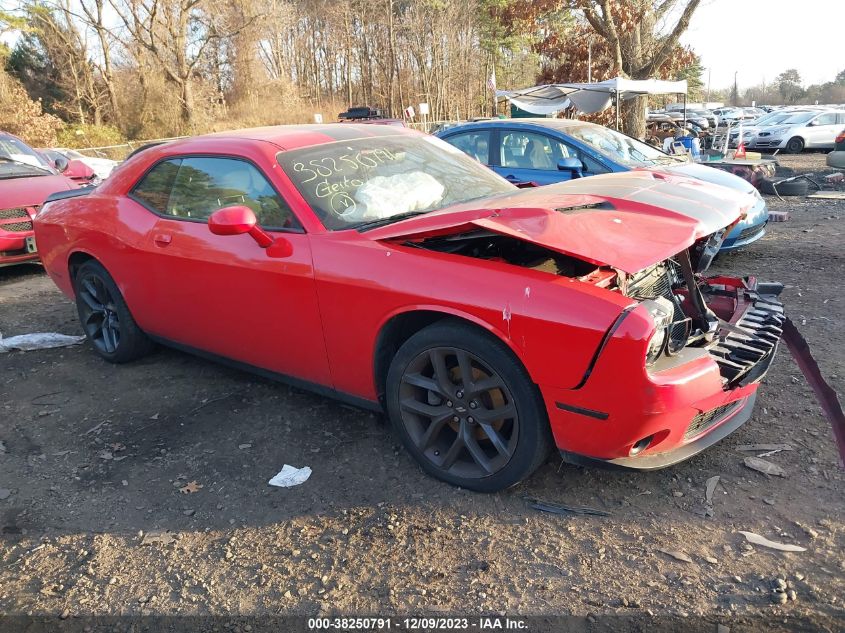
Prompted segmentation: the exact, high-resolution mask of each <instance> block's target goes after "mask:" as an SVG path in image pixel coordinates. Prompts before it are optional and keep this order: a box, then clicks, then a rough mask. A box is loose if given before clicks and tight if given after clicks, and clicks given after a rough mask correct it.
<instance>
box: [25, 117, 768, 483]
mask: <svg viewBox="0 0 845 633" xmlns="http://www.w3.org/2000/svg"><path fill="white" fill-rule="evenodd" d="M459 135H460V136H459ZM444 137H446V138H447V140H449V141H451V142H452V143H454V144H455V145H451V144H449V143H447V142H444V141H443V140H441V139H439V138H436V137H433V136H430V135H426V134H423V133H421V132H416V131H413V130H409V129H406V128H403V127H398V126H388V125H376V126H373V125H362V124H355V123H344V124H329V125H319V126H280V127H276V128H259V129H254V130H240V131H237V132H229V133H219V134H214V135H209V136H200V137H195V138H190V139H184V140H178V141H173V142H168V143H162V144H157V145H154V146H150V147H148V148H146V149H144V150H142V151H139V152H137V153H136V154H135V155H134V156H132V157H131V158H129V159H128V160H127V161H125V162H124V163H123V164H122V165H121V166H120V167H118V168H117V169H116V170H115V172H114V173H113V174H112V175H111V176H110V177H109V178H108V179H107V180H106V181H105V182H103V183H102V184H101V185H99V186H97V187H92V188H85V189H80V188H73V187H72V186H71V184H70V183H69V182H68V181H65V183H64V185H63V186H61V187H56V189H64V191H61V192H59V193H57V194H54V195H53V196H51V197H50V198H48V199H47V201H46V203H45V204H44V205H43V206H42V207H41V209H40V211H39V212H38V214H37V215H36V216H35V220H34V223H35V237H36V239H37V243H38V248H39V251H40V253H41V256H42V260H43V263H44V267H45V269H46V271H47V273H48V274H49V276H50V277H51V279H52V280H53V281H54V282H55V283H56V285H57V286H58V287H59V288H60V289H61V290H62V291H63V292H64V293H65V294H66V295H67V296H68V297H70V298H71V299H73V300H74V301H75V302H76V305H77V309H78V312H79V318H80V322H81V324H82V327H83V330H84V331H85V333H86V336H87V337H88V340H89V341H90V344H91V346H92V347H93V349H94V351H95V352H96V353H97V354H99V355H100V356H101V357H102V358H103V359H105V360H107V361H109V362H115V363H123V362H129V361H132V360H134V359H137V358H140V357H142V356H144V355H145V354H147V353H148V352H149V351H150V350H151V349H152V347H153V345H154V344H156V343H160V344H165V345H171V346H175V347H178V348H180V349H183V350H186V351H192V352H194V353H198V354H202V355H206V356H210V357H213V358H216V359H219V360H224V361H225V362H229V363H232V364H235V365H236V366H237V367H240V368H242V369H248V370H252V371H255V372H257V373H259V374H261V375H263V376H266V377H273V378H278V379H280V380H284V381H287V382H290V383H293V384H295V385H298V386H300V387H305V388H310V389H314V390H316V391H318V392H320V393H323V394H327V395H332V396H334V397H338V398H340V399H342V400H345V401H347V402H352V403H354V404H356V405H358V406H363V407H368V408H372V409H375V410H382V411H385V412H386V414H387V416H388V417H389V419H390V421H391V424H392V425H393V428H394V430H395V432H396V435H397V436H398V437H399V438H400V439H401V441H402V442H403V443H404V445H405V447H406V448H407V450H408V452H409V453H410V454H411V455H412V456H413V457H414V458H415V459H416V460H417V461H418V462H419V464H420V465H421V467H422V468H423V469H425V470H426V471H427V472H428V473H430V474H431V475H433V476H435V477H438V478H440V479H442V480H444V481H446V482H449V483H451V484H455V485H458V486H461V487H465V488H468V489H472V490H479V491H487V492H492V491H496V490H501V489H503V488H506V487H508V486H511V485H513V484H516V483H518V482H519V481H521V480H523V479H524V478H526V477H528V476H529V475H530V474H531V473H532V472H533V471H534V470H535V469H536V468H538V467H539V465H540V464H542V463H543V461H544V460H545V458H546V456H547V454H548V452H549V450H550V449H552V448H556V449H557V450H558V451H559V452H560V454H561V455H562V456H563V458H564V459H567V460H569V461H572V462H575V463H580V464H597V465H604V466H612V467H616V468H629V469H654V468H661V467H665V466H668V465H671V464H674V463H676V462H679V461H681V460H684V459H687V458H688V457H690V456H692V455H694V454H696V453H698V452H700V451H702V450H704V449H706V448H707V447H708V446H710V445H712V444H713V443H715V442H717V441H719V440H720V439H721V438H723V437H725V436H726V435H727V434H729V433H730V432H732V431H733V430H735V429H736V428H738V427H739V426H740V425H742V424H743V423H744V422H745V421H746V420H748V419H749V418H750V416H751V412H752V410H753V407H754V401H755V397H756V391H757V389H758V387H759V385H760V383H761V381H762V379H763V377H764V376H765V374H766V371H767V369H768V367H769V365H770V364H771V362H772V360H773V358H774V355H775V352H776V348H777V345H778V342H779V338H780V335H781V333H782V326H783V323H784V316H783V308H782V306H781V304H780V302H779V299H778V295H779V293H780V290H781V286H780V285H779V284H776V283H757V282H756V281H755V278H754V277H753V276H750V277H745V278H738V277H727V276H716V277H711V276H708V275H707V273H706V271H707V269H708V267H709V265H710V263H711V262H712V260H713V258H714V257H715V256H716V254H717V252H718V251H719V249H720V247H722V245H723V244H724V243H725V240H726V238H727V237H728V236H729V234H730V233H731V231H732V230H733V229H734V227H735V226H736V224H737V222H741V221H743V216H744V214H746V212H747V210H748V209H750V208H751V207H753V206H754V205H755V204H757V200H758V198H757V197H755V193H754V192H752V191H748V190H742V189H741V188H740V187H738V186H734V187H732V186H721V185H719V184H716V182H718V181H719V179H720V178H724V176H725V175H724V174H718V175H716V174H710V173H706V174H705V173H704V172H702V171H701V170H706V169H707V168H704V167H702V168H700V169H698V168H695V167H696V166H685V165H681V164H678V163H677V162H676V161H674V160H667V158H668V157H666V155H664V154H662V153H654V152H653V151H652V149H651V148H648V149H646V148H644V147H643V146H642V144H640V143H638V142H633V140H632V139H628V138H627V137H624V136H622V135H618V134H616V133H614V132H611V131H609V130H605V129H604V128H600V127H598V126H584V127H582V128H577V127H573V126H569V125H561V126H559V127H557V126H555V127H544V126H540V125H539V124H538V123H536V122H526V123H522V124H519V125H516V124H515V125H513V126H508V125H507V124H506V122H501V123H500V122H497V121H491V122H487V123H479V124H472V125H468V126H463V127H462V129H461V128H452V129H449V130H447V131H445V132H444ZM458 147H460V149H458ZM485 159H486V160H485ZM479 160H482V161H483V162H484V164H481V162H479ZM643 163H647V164H648V166H647V167H643V166H642V164H643ZM487 165H489V167H488V166H487ZM21 169H23V168H21ZM33 169H34V168H33ZM44 169H45V170H46V168H44ZM497 171H498V172H499V173H502V174H503V175H504V176H506V177H507V176H510V179H509V180H511V181H514V182H509V181H508V179H507V178H505V177H502V176H500V175H498V174H497V173H496V172H497ZM600 172H603V173H600ZM612 172H615V173H612ZM548 173H554V174H556V173H563V174H568V175H571V176H572V178H571V179H570V180H569V181H567V182H558V183H556V184H549V185H546V186H529V187H524V188H520V187H518V186H517V184H520V185H525V184H529V183H530V184H532V185H533V184H534V183H533V181H530V179H533V178H535V177H539V176H540V175H542V174H548ZM587 174H596V175H590V177H589V178H579V177H578V176H584V175H587ZM51 175H53V176H55V177H57V178H59V176H58V175H55V174H52V172H51ZM44 177H45V178H46V177H47V176H44ZM526 180H529V183H527V182H526ZM514 183H516V184H514ZM749 272H753V271H749ZM727 324H730V325H727ZM597 429H600V431H601V432H597Z"/></svg>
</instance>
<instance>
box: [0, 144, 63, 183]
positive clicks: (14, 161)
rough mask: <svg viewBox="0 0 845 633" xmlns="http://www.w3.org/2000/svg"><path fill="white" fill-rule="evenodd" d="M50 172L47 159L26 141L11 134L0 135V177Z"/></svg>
mask: <svg viewBox="0 0 845 633" xmlns="http://www.w3.org/2000/svg"><path fill="white" fill-rule="evenodd" d="M52 173H54V172H53V170H52V168H51V167H50V165H49V164H48V163H47V161H46V160H44V158H43V157H42V156H41V155H40V154H38V152H36V151H35V150H33V149H32V148H31V147H29V146H28V145H27V144H26V143H24V142H23V141H21V140H20V139H17V138H14V137H12V136H0V178H14V177H20V176H36V175H46V174H52Z"/></svg>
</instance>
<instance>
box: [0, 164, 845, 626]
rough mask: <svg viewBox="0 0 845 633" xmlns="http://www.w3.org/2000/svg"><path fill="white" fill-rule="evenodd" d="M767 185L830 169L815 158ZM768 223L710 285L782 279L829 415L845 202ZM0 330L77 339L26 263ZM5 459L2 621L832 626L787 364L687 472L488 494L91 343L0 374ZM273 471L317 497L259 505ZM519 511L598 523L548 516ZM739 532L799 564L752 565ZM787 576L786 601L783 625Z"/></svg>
mask: <svg viewBox="0 0 845 633" xmlns="http://www.w3.org/2000/svg"><path fill="white" fill-rule="evenodd" d="M781 162H782V164H784V165H786V166H790V167H793V168H795V169H798V170H803V171H816V172H818V171H821V170H823V169H824V156H823V155H822V154H807V155H802V156H799V157H783V158H781ZM768 203H769V205H770V208H771V209H773V210H788V211H789V212H790V219H789V221H787V222H783V223H777V224H770V226H769V229H768V233H767V235H766V237H765V238H764V239H762V240H760V241H758V242H757V243H755V244H754V245H752V246H750V247H748V248H746V249H744V250H742V251H740V252H738V253H735V254H732V255H728V256H724V257H722V258H720V259H719V260H718V262H717V264H716V266H715V268H716V270H717V271H720V272H730V273H737V274H747V273H752V274H756V275H758V276H759V277H760V278H761V279H765V280H779V281H782V282H784V283H785V284H786V290H785V291H784V296H783V300H784V303H785V304H786V306H787V309H788V312H789V314H790V315H791V317H792V319H793V320H794V321H795V322H796V323H797V324H798V325H799V327H800V329H801V330H802V332H803V333H804V335H805V336H806V338H807V339H808V341H809V342H810V345H811V348H812V349H813V352H814V354H815V356H816V358H817V359H818V361H819V364H820V366H821V369H822V373H823V374H824V375H825V376H826V377H827V378H828V380H829V381H830V383H831V385H832V386H833V387H834V388H835V389H836V390H837V391H838V392H839V393H840V394H843V393H845V369H843V355H845V352H844V351H843V350H845V327H843V325H845V309H843V308H845V297H843V295H842V290H843V276H845V266H843V246H845V237H843V231H845V201H835V202H834V201H829V200H817V201H812V200H809V199H806V198H801V199H786V201H785V202H782V201H780V200H778V199H776V198H773V197H772V198H769V200H768ZM0 331H2V333H3V335H4V336H12V335H15V334H22V333H26V332H37V331H58V332H63V333H67V334H77V333H79V332H80V328H79V326H78V324H77V320H76V314H75V309H74V306H73V305H72V303H71V302H70V301H68V300H67V299H66V298H65V297H64V296H63V295H61V294H60V293H59V291H58V290H56V288H55V287H54V286H53V284H52V283H51V282H50V280H49V279H48V278H47V277H46V276H45V275H44V274H43V272H42V271H41V269H40V268H39V267H36V266H23V267H14V268H5V269H0ZM0 442H2V444H0V526H1V527H2V539H0V547H1V548H2V551H0V614H5V615H7V616H8V615H27V614H29V615H44V616H48V618H52V621H53V622H56V623H58V622H60V621H62V620H60V618H63V619H65V618H66V620H64V621H66V622H73V621H81V620H79V618H81V617H83V616H90V615H101V616H102V615H120V616H140V615H179V616H190V615H195V616H222V617H225V618H230V620H227V621H226V624H225V626H221V627H218V628H219V630H224V629H225V630H243V631H247V630H251V625H248V624H243V622H242V620H239V619H238V618H244V617H248V616H260V615H265V614H269V615H277V614H282V615H284V614H299V615H309V616H310V615H317V614H323V615H325V614H346V615H356V614H357V615H361V614H384V615H389V614H398V615H422V614H429V615H431V614H434V615H438V614H467V615H477V614H482V613H483V614H505V613H506V614H510V615H515V614H520V615H532V614H533V615H544V616H550V615H567V616H579V617H580V618H584V617H585V616H589V620H587V619H578V620H573V622H576V623H580V625H583V626H586V627H600V626H602V624H604V625H605V626H610V628H611V629H625V630H629V629H630V630H656V629H658V628H660V627H659V626H658V625H659V624H661V623H663V624H666V623H670V624H666V625H667V626H668V627H669V628H673V627H675V626H677V627H678V629H679V630H680V629H683V630H702V631H705V630H706V631H716V630H717V623H720V624H721V625H723V626H727V627H730V630H732V631H759V630H761V629H762V627H763V622H765V626H766V627H767V628H769V629H771V630H773V631H777V630H823V631H837V630H843V626H844V625H843V622H845V555H843V552H845V502H843V479H845V478H844V477H843V470H842V469H840V467H839V466H838V460H837V453H836V449H835V445H834V443H833V439H832V434H831V430H830V427H829V424H828V422H827V421H826V420H825V418H824V417H823V416H822V415H821V410H820V408H819V406H818V404H817V403H816V401H815V399H814V398H813V395H812V392H811V391H810V388H809V387H808V386H807V384H806V383H805V381H804V379H803V377H802V376H801V373H800V372H799V370H798V368H797V366H796V365H795V363H794V361H793V360H792V358H791V357H790V355H789V353H788V351H787V350H786V348H785V347H782V348H781V350H780V353H779V357H778V359H777V360H776V361H775V363H774V365H773V367H772V369H771V371H770V373H769V375H768V377H767V378H766V380H765V384H764V385H762V387H761V389H760V396H759V398H758V401H757V408H756V412H755V414H754V416H753V418H752V419H751V421H750V422H748V423H747V424H746V425H745V426H743V427H742V428H741V429H740V430H738V431H737V432H735V433H734V434H733V435H731V436H730V437H728V438H726V439H725V440H723V441H722V442H721V443H719V444H718V445H716V446H714V447H712V448H711V449H709V450H707V451H706V452H704V453H703V454H701V455H699V456H697V457H695V458H693V459H691V460H689V461H687V462H685V463H683V464H680V465H677V466H674V467H671V468H668V469H665V470H661V471H658V472H651V473H626V472H611V471H605V470H595V469H587V468H579V467H575V466H570V465H566V464H563V463H561V461H560V460H559V459H558V458H557V457H551V458H550V459H549V460H548V461H547V463H546V464H545V465H544V466H543V467H542V468H541V469H540V471H539V472H538V473H537V474H536V475H535V476H534V477H533V478H532V479H531V480H530V481H528V482H527V483H525V484H523V485H520V486H518V487H516V488H514V489H512V490H509V491H507V492H505V493H501V494H495V495H481V494H475V493H470V492H467V491H464V490H459V489H455V488H452V487H450V486H448V485H446V484H441V483H439V482H437V481H435V480H433V479H431V478H429V477H427V476H425V475H424V474H423V473H422V472H421V470H420V469H419V468H418V467H417V466H416V465H415V463H414V462H413V461H412V460H411V459H410V457H409V456H408V455H406V454H405V452H404V451H403V450H402V449H401V448H400V447H399V445H398V443H397V441H396V440H395V439H394V438H393V437H392V436H391V434H390V433H389V431H388V429H387V428H386V426H385V425H384V423H383V421H382V420H380V419H379V417H378V416H376V415H373V414H370V413H367V412H363V411H360V410H357V409H353V408H349V407H346V406H344V405H341V404H338V403H336V402H334V401H331V400H327V399H325V398H322V397H319V396H316V395H312V394H310V393H306V392H303V391H298V390H296V389H291V388H288V387H285V386H281V385H278V384H275V383H271V382H269V381H265V380H263V379H260V378H256V377H254V376H252V375H248V374H245V373H241V372H239V371H235V370H232V369H228V368H225V367H222V366H220V365H217V364H213V363H211V362H207V361H205V360H200V359H198V358H194V357H192V356H188V355H186V354H183V353H179V352H175V351H171V350H167V349H161V350H159V351H157V352H156V353H154V354H153V355H151V356H149V357H147V358H145V359H144V360H142V361H140V362H136V363H134V364H129V365H124V366H113V365H109V364H107V363H105V362H103V361H101V360H99V358H98V357H97V356H95V355H94V353H93V352H92V351H91V350H90V349H89V348H88V346H87V345H85V344H83V345H80V346H76V347H71V348H64V349H58V350H47V351H33V352H14V353H8V354H2V355H0ZM754 443H788V444H789V445H790V446H791V447H792V450H784V451H782V452H778V453H776V454H773V455H771V456H769V457H767V459H768V460H770V461H772V462H774V463H776V464H777V465H778V466H780V467H782V468H783V469H784V470H785V472H786V476H785V477H770V476H767V475H764V474H761V473H759V472H756V471H753V470H750V469H749V468H747V467H746V466H745V465H744V464H743V459H744V457H745V456H747V455H754V454H755V453H742V452H740V451H738V450H737V446H738V445H743V444H754ZM284 464H291V465H294V466H297V467H302V466H309V467H310V468H312V469H313V474H312V475H311V478H310V479H309V480H308V481H307V482H306V483H305V484H303V485H300V486H297V487H294V488H288V489H280V488H273V487H270V486H268V485H267V481H268V480H269V479H270V478H271V477H272V476H273V475H274V474H276V473H277V472H278V471H279V470H280V469H281V468H282V466H283V465H284ZM715 475H718V476H719V477H720V480H719V485H718V486H717V488H716V490H715V494H714V495H713V499H712V506H710V505H708V504H707V503H706V502H705V482H706V481H707V480H708V479H709V478H711V477H713V476H715ZM193 482H196V485H195V486H194V485H192V484H193ZM191 490H196V492H190V491H191ZM531 497H534V498H540V499H543V500H548V501H553V502H558V503H565V504H570V505H575V506H588V507H591V508H596V509H601V510H605V511H607V512H609V513H610V515H609V516H606V517H602V516H576V517H564V516H558V515H553V514H544V513H541V512H538V511H536V510H534V509H533V508H532V507H531V504H530V503H529V502H528V501H527V500H526V499H527V498H531ZM740 530H744V531H749V532H755V533H757V534H759V535H761V536H764V537H766V538H769V539H772V540H775V541H778V542H782V543H790V544H796V545H800V546H802V547H805V548H806V551H804V552H796V553H787V552H779V551H774V550H771V549H767V548H765V547H761V546H756V545H750V544H748V543H747V542H746V540H745V538H744V537H743V535H741V534H739V532H738V531H740ZM150 541H152V542H150ZM779 579H780V580H781V581H784V582H785V585H784V586H785V587H786V591H787V592H791V591H794V592H795V593H794V594H790V596H794V598H795V599H794V600H793V599H790V598H786V602H785V603H784V604H775V600H774V598H773V594H772V589H773V587H774V586H775V584H774V583H777V582H778V580H779ZM232 618H233V619H232ZM48 621H50V620H48ZM7 623H8V621H7ZM608 623H610V624H608ZM0 626H2V620H0ZM95 626H96V625H93V627H94V628H95ZM573 626H574V624H573ZM91 629H92V625H88V629H87V630H91ZM4 630H5V629H4ZM9 630H11V629H9ZM110 630H111V629H110ZM115 630H116V629H115ZM209 630H214V628H213V627H212V628H210V629H209ZM255 630H257V629H255ZM277 630H283V629H277ZM578 630H582V629H578ZM584 630H586V629H584ZM603 630H604V629H603ZM724 630H725V629H724V628H720V629H719V631H724Z"/></svg>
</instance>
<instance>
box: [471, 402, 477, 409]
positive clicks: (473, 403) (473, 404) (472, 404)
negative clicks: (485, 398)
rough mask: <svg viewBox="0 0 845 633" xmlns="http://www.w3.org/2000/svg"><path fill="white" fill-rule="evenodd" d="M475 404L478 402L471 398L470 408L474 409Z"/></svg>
mask: <svg viewBox="0 0 845 633" xmlns="http://www.w3.org/2000/svg"><path fill="white" fill-rule="evenodd" d="M477 406H478V403H477V402H476V401H475V400H473V401H472V402H470V403H469V408H470V409H475V408H476V407H477Z"/></svg>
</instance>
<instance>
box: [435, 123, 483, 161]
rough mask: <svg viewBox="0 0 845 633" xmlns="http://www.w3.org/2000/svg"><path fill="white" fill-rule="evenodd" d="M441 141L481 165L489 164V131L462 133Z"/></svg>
mask: <svg viewBox="0 0 845 633" xmlns="http://www.w3.org/2000/svg"><path fill="white" fill-rule="evenodd" d="M443 140H444V141H446V142H447V143H449V144H450V145H454V146H455V147H457V148H458V149H459V150H461V151H462V152H463V153H464V154H466V155H467V156H470V157H472V158H474V159H475V160H477V161H478V162H479V163H481V164H483V165H487V164H489V162H490V130H479V131H475V132H464V133H463V134H455V135H454V136H450V137H448V138H444V139H443Z"/></svg>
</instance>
